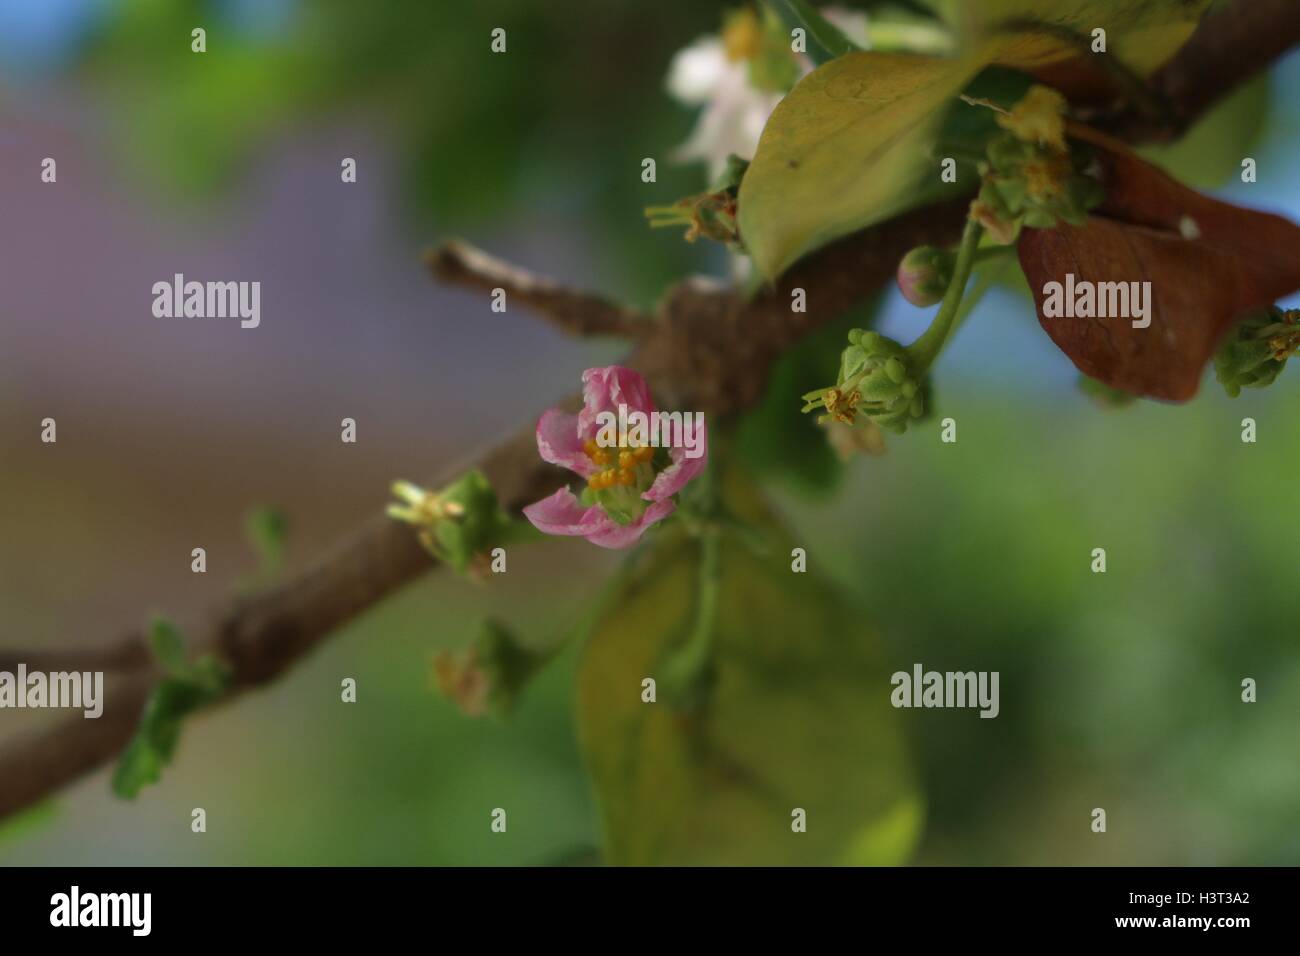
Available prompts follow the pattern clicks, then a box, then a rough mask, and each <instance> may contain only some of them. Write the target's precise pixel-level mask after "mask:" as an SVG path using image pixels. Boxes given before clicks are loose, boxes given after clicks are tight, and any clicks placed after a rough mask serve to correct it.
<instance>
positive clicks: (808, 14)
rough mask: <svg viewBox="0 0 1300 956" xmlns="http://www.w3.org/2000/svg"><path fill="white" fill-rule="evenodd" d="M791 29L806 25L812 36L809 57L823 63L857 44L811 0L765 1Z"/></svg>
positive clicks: (808, 33) (808, 32) (847, 51)
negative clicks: (821, 12)
mask: <svg viewBox="0 0 1300 956" xmlns="http://www.w3.org/2000/svg"><path fill="white" fill-rule="evenodd" d="M764 2H765V3H766V4H767V6H768V7H769V8H770V9H771V10H772V11H773V12H775V13H776V15H777V16H778V17H780V18H781V22H783V23H784V24H785V25H786V26H787V27H789V28H790V29H794V28H796V27H799V28H802V29H803V31H804V33H805V34H806V35H807V38H808V49H807V53H808V57H809V59H811V60H812V61H813V63H815V64H817V65H818V66H820V65H821V64H823V63H825V62H827V61H828V60H833V59H834V58H835V57H837V56H843V55H844V54H846V53H852V52H853V51H854V50H856V49H857V46H856V45H855V44H854V43H853V41H852V40H850V39H849V38H848V37H846V36H845V35H844V33H843V32H842V31H841V30H840V29H839V27H837V26H835V25H834V24H833V23H831V22H829V21H828V20H827V19H826V18H825V17H823V16H822V15H821V14H820V13H818V12H817V10H816V8H815V7H813V5H812V4H810V3H808V2H807V0H764Z"/></svg>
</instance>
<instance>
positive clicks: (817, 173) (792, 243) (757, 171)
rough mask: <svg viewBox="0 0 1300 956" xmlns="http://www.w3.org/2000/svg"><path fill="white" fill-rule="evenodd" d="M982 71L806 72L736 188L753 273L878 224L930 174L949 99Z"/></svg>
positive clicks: (944, 64)
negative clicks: (937, 128)
mask: <svg viewBox="0 0 1300 956" xmlns="http://www.w3.org/2000/svg"><path fill="white" fill-rule="evenodd" d="M981 65H982V64H981V63H979V62H972V61H971V60H968V59H962V60H957V59H944V58H939V57H923V56H909V55H906V54H893V53H850V54H848V55H847V56H842V57H838V58H836V59H834V60H831V61H830V62H829V63H827V64H826V65H825V66H822V67H820V68H818V69H817V70H814V71H813V72H812V73H810V74H808V76H806V77H804V79H803V80H802V81H801V82H800V83H799V84H798V85H797V86H795V88H794V89H793V90H792V91H791V92H790V95H788V96H787V97H786V98H785V99H784V100H782V101H781V103H780V104H779V105H778V106H777V108H776V111H775V112H774V113H773V114H772V116H771V118H770V119H769V120H768V122H767V126H766V127H765V128H764V130H763V135H762V138H761V139H760V140H759V144H758V150H757V152H756V154H755V156H754V161H753V163H751V164H750V167H749V169H748V171H747V172H746V173H745V178H744V179H743V180H742V181H741V184H740V196H739V207H740V217H739V221H740V233H741V238H742V239H743V240H744V242H745V247H746V249H747V250H748V252H749V254H750V256H751V257H752V258H753V260H754V263H755V265H756V266H757V267H758V269H759V271H760V272H761V273H762V274H763V275H765V276H768V277H774V276H776V275H779V274H780V273H781V272H782V271H783V270H784V269H785V268H786V266H788V265H790V263H792V262H794V261H795V260H796V259H798V258H799V257H800V256H802V255H803V254H804V253H806V252H809V251H811V250H812V249H815V248H817V247H818V246H821V245H824V244H825V243H827V242H829V241H831V240H832V239H836V238H838V237H839V236H842V235H844V234H845V233H848V232H852V231H853V230H855V229H861V228H864V227H865V226H869V225H871V224H872V223H875V222H880V221H881V220H884V219H887V218H888V217H889V216H891V215H893V214H894V213H896V212H899V211H901V210H902V209H903V208H904V207H905V206H906V204H907V202H908V199H909V193H910V192H911V190H912V189H913V188H914V187H915V186H916V185H918V183H919V182H920V181H921V179H922V177H924V176H926V175H934V174H935V173H934V163H933V161H932V160H931V158H930V156H929V154H928V151H929V148H930V144H931V140H932V136H933V131H934V128H935V126H936V125H937V124H938V121H939V119H940V114H941V111H940V107H941V106H943V105H944V104H946V103H948V102H949V101H951V100H952V99H953V98H954V97H956V96H957V94H958V93H959V92H960V91H961V90H962V88H963V87H964V86H965V85H966V84H967V83H968V82H969V81H970V80H971V78H972V77H973V76H974V75H975V73H976V72H977V71H978V69H979V67H980V66H981Z"/></svg>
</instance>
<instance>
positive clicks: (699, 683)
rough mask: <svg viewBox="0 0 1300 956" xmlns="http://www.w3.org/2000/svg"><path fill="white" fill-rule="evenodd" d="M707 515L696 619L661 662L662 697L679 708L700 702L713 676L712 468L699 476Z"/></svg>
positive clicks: (715, 539) (718, 565)
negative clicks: (683, 639)
mask: <svg viewBox="0 0 1300 956" xmlns="http://www.w3.org/2000/svg"><path fill="white" fill-rule="evenodd" d="M700 481H701V483H702V486H703V487H702V488H701V492H702V497H703V504H704V508H705V510H706V512H707V513H708V515H709V516H708V518H707V519H706V521H705V523H704V524H703V525H702V526H701V527H700V529H699V532H698V534H699V543H700V570H699V578H698V580H697V583H696V598H695V619H694V622H693V624H692V626H691V633H690V634H689V635H688V636H687V638H686V641H685V642H684V643H682V644H681V645H679V646H678V647H677V648H675V649H674V650H673V651H672V652H671V653H670V655H669V657H668V659H667V661H666V662H665V663H664V667H663V671H662V674H663V676H662V678H661V680H660V683H661V684H662V685H663V691H664V696H665V699H667V700H668V701H669V702H670V703H672V704H674V705H675V706H679V707H686V706H692V705H694V704H697V703H699V702H700V700H701V699H702V698H703V696H704V694H705V693H707V691H708V687H709V684H710V683H711V681H712V678H713V651H714V645H715V637H716V635H717V630H718V594H719V590H720V587H719V586H720V582H721V579H722V535H721V531H720V528H719V526H718V523H717V521H716V520H715V518H716V511H717V504H718V498H717V493H716V489H715V487H714V479H713V467H712V466H711V467H709V468H708V469H707V470H705V472H704V474H702V475H701V476H700Z"/></svg>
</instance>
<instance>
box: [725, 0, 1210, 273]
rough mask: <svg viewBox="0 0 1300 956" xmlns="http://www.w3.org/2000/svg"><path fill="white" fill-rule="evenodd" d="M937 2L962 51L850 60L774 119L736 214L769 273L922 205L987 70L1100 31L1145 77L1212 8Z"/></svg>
mask: <svg viewBox="0 0 1300 956" xmlns="http://www.w3.org/2000/svg"><path fill="white" fill-rule="evenodd" d="M935 6H936V7H937V8H938V9H939V11H940V12H941V13H943V14H945V15H946V16H947V17H948V18H949V19H950V20H951V21H952V22H953V23H954V25H955V26H956V27H957V29H958V32H959V34H960V36H961V38H962V47H961V49H962V52H961V54H960V55H958V56H956V57H953V58H940V57H924V56H908V55H904V54H886V53H850V54H847V55H845V56H841V57H838V58H836V59H834V60H831V61H830V62H829V63H826V64H825V65H824V66H821V67H819V68H818V69H816V70H814V71H813V72H812V73H810V74H809V75H808V76H806V77H804V78H803V80H802V81H800V83H799V84H798V85H797V86H796V87H795V88H794V89H793V90H791V91H790V95H789V96H787V97H786V98H785V99H784V100H782V101H781V103H780V104H779V105H778V106H777V108H776V110H775V111H774V112H773V113H772V116H771V117H770V118H769V119H768V122H767V125H766V127H764V129H763V135H762V137H761V138H760V139H759V144H758V149H757V151H756V154H755V156H754V160H753V162H752V163H751V165H750V168H749V171H748V172H747V173H746V175H745V179H744V181H743V182H742V183H741V186H740V195H739V207H740V208H739V214H738V220H739V224H740V233H741V237H742V238H743V240H744V243H745V247H746V249H747V250H748V251H749V253H750V255H751V257H752V258H753V260H754V264H755V266H756V267H757V268H758V271H759V273H760V274H761V275H763V276H764V277H766V278H768V279H773V278H775V277H776V276H778V275H780V273H781V272H783V271H784V270H785V269H786V267H788V266H789V265H790V264H791V263H793V262H794V261H795V260H796V259H798V258H799V257H800V256H803V255H804V254H806V253H808V252H811V251H812V250H813V249H816V248H818V247H819V246H822V245H825V244H826V243H828V242H830V241H832V240H834V239H838V238H839V237H840V236H843V235H846V234H848V233H850V232H854V231H856V230H858V229H863V228H866V227H867V226H870V225H872V224H874V223H877V222H880V221H882V220H884V219H887V218H888V217H890V216H892V215H894V214H896V213H898V212H901V211H902V210H904V209H907V208H909V207H911V206H912V205H915V203H916V202H917V201H918V200H919V198H920V196H919V195H918V192H919V190H920V189H921V188H922V187H925V186H927V185H929V186H931V187H932V186H933V183H934V182H936V181H937V180H938V175H937V172H936V161H935V158H934V156H933V147H934V145H935V141H936V138H937V132H938V129H939V127H940V122H941V120H942V117H941V116H940V115H939V114H940V111H941V108H942V107H943V106H945V105H946V104H948V103H951V102H952V101H953V100H954V98H955V97H956V96H957V94H958V93H959V92H960V91H961V90H962V89H963V88H964V87H965V86H966V84H967V83H969V82H970V81H971V79H972V78H973V77H974V76H976V74H978V73H979V72H980V70H981V69H983V68H984V67H986V66H988V65H990V64H995V63H996V64H1003V65H1005V66H1011V67H1017V68H1023V69H1035V68H1039V67H1043V66H1047V65H1049V64H1052V63H1054V62H1057V61H1059V60H1062V59H1066V58H1069V57H1073V56H1077V55H1079V53H1080V51H1081V49H1083V50H1086V49H1087V42H1088V38H1089V36H1090V34H1091V31H1092V29H1093V28H1094V27H1097V26H1098V25H1102V26H1103V27H1104V28H1105V29H1106V30H1107V44H1108V46H1107V50H1108V52H1107V54H1105V55H1107V56H1115V57H1117V58H1118V61H1119V62H1121V63H1123V64H1124V65H1125V66H1126V67H1128V68H1129V69H1130V70H1133V71H1135V72H1137V73H1146V72H1149V71H1151V70H1152V69H1154V68H1155V67H1156V66H1158V65H1159V64H1161V63H1163V62H1164V61H1165V60H1167V59H1168V58H1169V57H1170V56H1171V55H1172V54H1173V53H1174V52H1175V51H1176V50H1177V49H1178V47H1179V46H1181V45H1182V44H1183V43H1184V42H1185V41H1186V39H1187V37H1188V36H1190V35H1191V33H1192V31H1193V30H1194V29H1195V27H1196V23H1197V20H1198V19H1199V17H1200V14H1201V13H1202V12H1203V10H1204V8H1205V0H1063V2H1059V3H1058V2H1056V0H1051V2H1046V0H991V2H988V3H983V2H982V3H978V4H977V3H956V2H953V3H945V2H940V3H937V4H935ZM1081 44H1082V47H1081ZM931 191H932V190H931Z"/></svg>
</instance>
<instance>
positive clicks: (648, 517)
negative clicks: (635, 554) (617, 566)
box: [586, 501, 677, 548]
mask: <svg viewBox="0 0 1300 956" xmlns="http://www.w3.org/2000/svg"><path fill="white" fill-rule="evenodd" d="M676 507H677V505H676V504H674V503H673V502H671V501H657V502H655V503H654V504H652V505H651V506H650V507H649V508H646V510H645V511H644V512H643V513H642V515H641V517H640V518H638V519H637V521H636V522H635V523H634V524H628V525H622V524H619V523H618V522H617V521H615V520H614V519H613V518H611V517H610V516H609V515H607V514H605V512H604V511H601V509H599V508H595V509H593V510H595V511H597V512H599V514H598V515H594V516H593V515H590V514H589V515H588V519H587V523H588V527H589V530H588V531H587V532H586V537H587V540H588V541H590V542H591V543H592V544H596V545H599V546H600V547H602V548H630V547H631V546H632V545H634V544H636V543H637V541H639V540H640V539H641V535H643V534H645V532H646V529H647V528H649V527H650V526H651V525H652V524H654V523H655V522H657V521H662V520H663V519H664V518H667V517H668V516H669V515H670V514H672V513H673V510H674V509H675V508H676Z"/></svg>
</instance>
